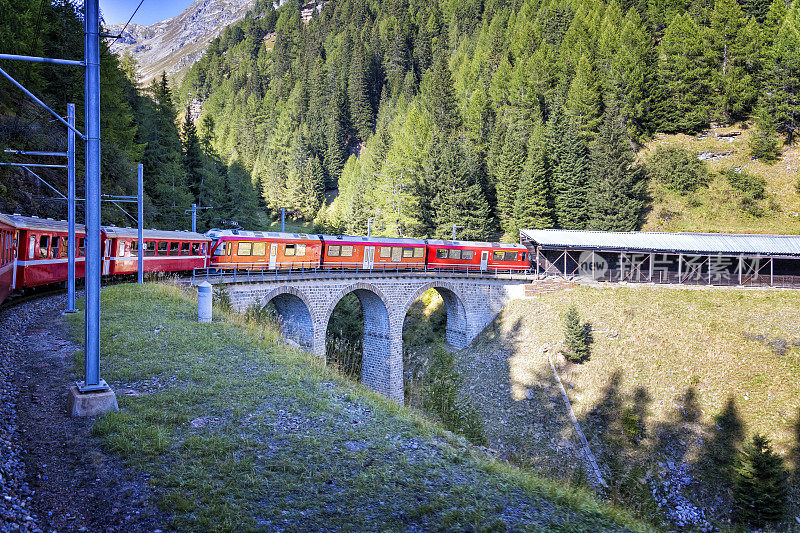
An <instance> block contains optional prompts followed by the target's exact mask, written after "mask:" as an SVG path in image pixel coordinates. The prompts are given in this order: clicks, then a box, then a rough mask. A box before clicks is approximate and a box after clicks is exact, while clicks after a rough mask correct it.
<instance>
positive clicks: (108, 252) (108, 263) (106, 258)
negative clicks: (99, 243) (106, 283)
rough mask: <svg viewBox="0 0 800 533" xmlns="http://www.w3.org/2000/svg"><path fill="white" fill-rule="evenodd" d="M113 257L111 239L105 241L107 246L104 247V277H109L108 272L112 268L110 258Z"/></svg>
mask: <svg viewBox="0 0 800 533" xmlns="http://www.w3.org/2000/svg"><path fill="white" fill-rule="evenodd" d="M110 256H111V239H106V240H105V246H103V275H104V276H108V271H109V270H110V268H111V261H110V260H109V257H110Z"/></svg>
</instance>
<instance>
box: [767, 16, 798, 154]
mask: <svg viewBox="0 0 800 533" xmlns="http://www.w3.org/2000/svg"><path fill="white" fill-rule="evenodd" d="M764 77H765V80H764V89H763V90H762V93H761V105H762V106H763V108H764V111H765V112H766V113H768V114H769V116H770V117H771V119H772V120H774V121H775V124H776V126H777V129H778V132H779V133H782V134H784V135H786V143H787V144H792V143H793V142H794V137H795V134H796V132H797V130H798V128H800V33H798V29H797V27H796V26H795V24H794V22H793V21H792V20H790V19H789V18H788V17H787V19H786V20H785V21H784V23H783V24H782V25H781V27H780V29H779V30H778V35H777V37H776V38H775V42H774V44H773V45H772V47H771V48H770V50H768V51H767V54H766V59H765V61H764Z"/></svg>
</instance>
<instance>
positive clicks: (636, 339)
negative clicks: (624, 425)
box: [461, 287, 800, 515]
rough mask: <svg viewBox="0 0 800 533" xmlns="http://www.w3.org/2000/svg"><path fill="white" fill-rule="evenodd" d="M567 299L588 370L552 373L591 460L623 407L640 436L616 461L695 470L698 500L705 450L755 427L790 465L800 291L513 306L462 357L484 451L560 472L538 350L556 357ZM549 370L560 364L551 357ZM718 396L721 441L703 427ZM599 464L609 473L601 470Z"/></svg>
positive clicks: (561, 426)
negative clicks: (583, 336)
mask: <svg viewBox="0 0 800 533" xmlns="http://www.w3.org/2000/svg"><path fill="white" fill-rule="evenodd" d="M571 303H575V304H576V305H577V306H578V309H579V311H580V314H581V316H582V318H583V319H585V320H588V321H589V322H590V323H591V325H592V327H593V329H594V338H595V343H594V346H593V352H592V357H591V360H590V361H588V362H587V363H585V364H582V365H574V366H571V365H563V364H562V368H561V375H562V378H565V382H566V383H568V388H570V392H569V394H570V398H571V400H572V402H573V407H574V409H575V411H576V415H577V417H578V418H579V419H580V420H581V421H582V423H583V424H584V430H585V431H586V433H587V438H589V440H590V442H591V445H592V448H593V451H594V452H595V453H596V454H599V456H600V459H601V461H602V460H605V459H610V458H611V454H609V453H604V451H605V452H608V451H609V450H607V449H606V447H607V446H608V445H609V444H613V442H615V441H614V439H615V438H617V437H619V436H620V435H616V436H614V435H611V433H613V431H615V430H616V429H619V428H616V429H615V427H614V424H616V423H618V421H619V418H621V417H620V415H621V414H622V413H625V412H626V411H628V410H630V411H628V412H637V413H641V419H642V421H643V422H644V423H645V426H646V431H645V433H644V437H645V439H644V441H643V442H642V443H641V446H638V447H637V446H630V443H625V446H623V448H626V452H623V453H632V454H634V455H635V454H638V455H640V456H641V455H642V454H643V453H644V454H645V455H648V456H649V462H650V466H651V467H653V469H652V470H651V473H652V472H653V471H654V470H657V468H655V464H656V463H657V462H658V461H667V460H675V461H683V462H686V463H687V464H693V465H695V466H697V467H698V474H699V477H700V479H704V480H706V481H707V482H708V486H707V487H706V488H705V489H703V488H699V487H698V490H697V492H696V493H695V494H693V497H696V498H698V499H700V500H701V501H702V500H703V498H704V495H703V490H706V489H707V490H708V491H709V492H713V491H714V490H716V489H719V487H720V486H721V485H715V483H718V482H720V478H719V477H718V474H719V472H715V471H713V469H714V461H712V460H709V461H706V460H705V459H706V458H707V457H706V458H704V456H709V457H711V458H712V459H714V458H715V457H716V458H719V457H720V455H721V454H722V455H724V450H722V451H720V450H719V449H711V448H710V447H711V446H712V445H714V443H715V442H716V443H718V444H722V445H723V446H725V447H727V448H728V449H733V447H735V446H737V445H739V444H740V442H741V436H742V435H746V434H750V433H753V432H756V431H759V432H762V433H765V434H767V435H768V436H769V437H771V438H772V439H773V442H774V443H775V444H776V447H777V449H778V450H779V451H780V452H781V453H782V454H783V455H784V457H787V458H793V457H797V453H798V441H797V436H796V435H797V433H796V429H795V428H796V425H797V424H799V423H800V421H798V416H800V412H799V411H798V409H799V408H800V403H798V398H800V381H798V379H797V378H798V375H800V349H799V348H798V346H799V345H800V294H798V293H797V292H792V291H756V290H748V291H743V290H730V289H727V290H726V289H699V290H691V289H686V290H683V289H663V288H658V287H630V288H626V287H617V288H613V289H611V288H594V287H578V288H575V289H571V290H564V291H560V292H557V293H553V294H548V295H542V296H539V297H536V298H534V299H530V300H518V301H514V302H512V303H511V304H510V305H509V306H508V307H507V308H506V309H505V310H504V311H503V314H502V315H501V316H500V317H499V318H498V319H497V320H496V321H495V323H494V324H493V325H492V327H490V328H489V329H487V331H486V332H484V334H483V336H482V337H480V338H479V340H478V342H477V343H476V345H475V346H474V347H473V348H471V349H469V350H465V351H464V352H462V364H461V365H462V369H463V371H464V373H465V374H466V375H467V378H468V384H469V386H470V388H471V389H472V390H473V401H475V400H478V401H479V408H480V409H481V410H482V412H483V414H484V415H485V417H486V422H487V423H486V427H487V428H494V429H493V431H494V435H490V436H489V441H490V445H491V446H495V447H499V448H501V449H507V450H513V451H515V452H516V453H517V454H519V455H521V456H522V457H521V458H522V459H525V458H526V456H527V457H528V458H530V459H531V461H532V462H533V464H538V463H540V464H539V468H537V470H539V471H541V472H543V473H546V474H550V475H552V472H553V470H558V469H560V468H564V467H565V465H564V464H563V459H562V458H561V457H559V456H558V454H553V453H552V451H553V450H552V448H553V446H554V445H555V444H556V442H557V441H558V439H559V433H558V432H559V431H561V432H562V433H563V434H566V435H568V436H569V433H570V428H569V422H568V421H567V420H564V417H563V416H562V414H560V411H562V410H563V406H562V405H561V403H560V401H559V400H558V396H557V393H555V394H554V392H553V387H552V383H551V381H552V372H551V370H550V367H549V363H548V362H547V358H548V355H547V352H546V351H544V348H545V347H547V348H548V350H549V352H550V353H553V352H555V351H556V350H557V349H558V343H560V342H561V341H562V339H563V330H562V322H561V320H562V317H563V314H564V312H565V311H566V309H567V307H568V306H569V305H570V304H571ZM555 360H556V361H557V362H559V361H561V362H563V358H562V357H561V356H560V355H558V354H556V357H555ZM492 372H494V373H495V374H496V375H492V374H491V373H492ZM487 382H488V383H490V385H489V386H487V385H486V383H487ZM487 389H493V390H490V391H488V392H487ZM687 393H688V395H689V396H692V395H693V396H694V401H695V402H696V403H697V407H698V408H699V413H698V415H699V416H697V418H693V416H694V415H693V414H692V412H693V411H694V410H693V409H689V408H687V401H686V398H687ZM526 397H527V398H533V399H532V400H531V401H525V398H526ZM481 399H482V400H481ZM731 400H732V404H730V405H732V406H733V409H732V411H733V412H734V413H735V414H736V416H738V418H739V419H740V420H741V422H742V423H743V430H742V431H741V432H739V433H737V432H736V431H734V432H733V433H732V434H731V435H732V437H731V438H730V439H728V442H720V438H721V437H722V436H723V431H724V430H721V429H720V427H721V426H720V425H719V423H718V422H717V420H715V418H714V417H715V416H717V415H719V414H720V413H722V412H723V411H724V410H725V408H726V406H728V405H729V402H730V401H731ZM534 404H535V405H534ZM545 404H547V405H546V409H545ZM537 405H538V408H537ZM553 408H556V409H555V410H553ZM517 416H525V417H526V424H525V427H524V428H523V430H521V431H520V430H517V429H514V430H513V431H509V427H512V428H513V425H514V422H516V420H515V418H514V417H517ZM734 418H735V417H734ZM501 419H505V421H504V422H502V423H499V421H500V420H501ZM615 419H616V422H615V421H614V420H615ZM537 426H538V427H539V428H540V429H542V430H546V431H542V432H543V433H544V439H543V440H544V441H545V442H544V443H542V442H539V441H538V440H537V439H540V436H539V435H536V434H535V435H533V436H532V435H531V434H532V433H537V432H535V431H534V430H533V429H532V428H536V427H537ZM622 433H624V432H622ZM664 435H672V438H671V439H670V438H664ZM622 436H623V437H624V435H622ZM540 440H542V439H540ZM623 440H624V439H623ZM551 441H552V442H551ZM548 446H549V447H550V448H551V449H548ZM628 448H629V449H628ZM556 449H557V446H556ZM543 456H544V457H543ZM632 458H634V457H633V455H630V456H629V459H632ZM714 460H716V459H714ZM647 462H648V461H647V460H646V461H645V463H647ZM628 464H633V461H628ZM573 466H574V465H573ZM604 467H605V468H606V471H607V472H608V469H609V467H610V465H609V464H608V462H605V464H604ZM562 472H563V473H562V475H569V470H562ZM648 475H649V474H648ZM723 481H724V480H723ZM719 491H720V492H724V491H723V490H722V489H719ZM705 496H706V497H707V498H706V500H705V501H704V503H705V504H707V505H709V506H711V507H714V508H715V510H716V511H719V512H721V513H724V511H725V505H726V503H725V502H720V501H713V500H714V499H715V498H716V496H715V495H713V494H711V495H710V496H709V494H706V495H705ZM717 499H719V498H717ZM723 499H724V498H723ZM728 504H729V502H728ZM715 506H716V507H715ZM713 514H714V513H713V512H712V515H713Z"/></svg>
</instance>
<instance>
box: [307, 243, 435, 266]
mask: <svg viewBox="0 0 800 533" xmlns="http://www.w3.org/2000/svg"><path fill="white" fill-rule="evenodd" d="M320 237H321V238H322V240H323V241H324V243H325V254H324V256H323V258H322V266H323V267H324V268H371V269H384V268H385V269H389V268H401V269H402V268H406V269H409V268H415V267H420V268H424V267H425V241H424V240H422V239H400V238H397V239H391V238H380V237H354V236H350V235H320Z"/></svg>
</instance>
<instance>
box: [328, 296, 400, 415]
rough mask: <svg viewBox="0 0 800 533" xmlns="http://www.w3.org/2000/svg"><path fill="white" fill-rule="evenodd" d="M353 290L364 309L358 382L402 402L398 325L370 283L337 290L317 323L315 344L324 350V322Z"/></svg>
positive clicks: (382, 298)
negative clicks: (318, 324)
mask: <svg viewBox="0 0 800 533" xmlns="http://www.w3.org/2000/svg"><path fill="white" fill-rule="evenodd" d="M351 292H352V293H354V294H355V295H356V297H357V298H358V300H359V302H361V307H362V309H363V311H364V339H363V343H362V345H363V352H362V362H361V381H362V382H363V383H364V385H366V386H367V387H369V388H371V389H372V390H374V391H377V392H380V393H382V394H384V395H386V396H388V397H389V398H392V399H394V400H396V401H400V402H402V401H403V356H402V343H403V341H402V338H401V334H400V331H401V328H402V324H401V325H400V328H398V326H397V321H396V320H393V317H392V313H391V311H390V309H391V307H390V305H389V300H388V299H387V298H386V296H385V295H384V294H383V292H382V291H381V290H380V289H378V288H377V287H376V286H374V285H372V284H371V283H354V284H352V285H350V286H348V287H345V288H343V289H342V290H340V291H338V292H337V293H336V295H335V296H334V297H332V298H331V299H330V303H329V305H328V308H327V310H326V312H325V315H324V318H323V320H322V322H321V326H322V327H320V328H319V330H318V331H319V333H318V335H321V336H322V338H321V339H319V340H317V341H316V342H315V345H318V346H322V349H323V350H324V346H325V335H326V332H327V329H328V322H329V321H330V317H331V315H332V314H333V310H334V308H335V307H336V305H337V304H338V303H339V301H340V300H341V299H342V298H344V297H345V296H346V295H348V294H350V293H351Z"/></svg>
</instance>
